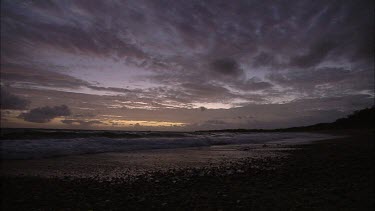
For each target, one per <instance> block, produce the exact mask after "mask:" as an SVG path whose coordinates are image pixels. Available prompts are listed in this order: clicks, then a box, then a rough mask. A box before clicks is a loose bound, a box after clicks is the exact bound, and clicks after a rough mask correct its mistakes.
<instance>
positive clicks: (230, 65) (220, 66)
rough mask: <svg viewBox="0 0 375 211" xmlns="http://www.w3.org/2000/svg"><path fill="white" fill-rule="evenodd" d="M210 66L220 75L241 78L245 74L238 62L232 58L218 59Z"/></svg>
mask: <svg viewBox="0 0 375 211" xmlns="http://www.w3.org/2000/svg"><path fill="white" fill-rule="evenodd" d="M210 65H211V68H212V70H213V71H214V72H215V73H217V74H219V75H223V76H230V77H239V76H241V75H242V74H243V71H242V70H241V68H240V67H239V65H238V63H237V62H236V60H234V59H232V58H222V59H217V60H215V61H213V62H212V63H211V64H210Z"/></svg>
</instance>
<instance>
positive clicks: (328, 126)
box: [208, 106, 375, 132]
mask: <svg viewBox="0 0 375 211" xmlns="http://www.w3.org/2000/svg"><path fill="white" fill-rule="evenodd" d="M374 125H375V106H373V107H371V108H365V109H362V110H358V111H354V112H353V113H352V114H350V115H348V116H347V117H344V118H340V119H337V120H336V121H334V122H331V123H319V124H314V125H309V126H302V127H291V128H281V129H271V130H265V129H226V130H210V131H208V132H213V131H221V132H294V131H314V130H340V129H373V128H374Z"/></svg>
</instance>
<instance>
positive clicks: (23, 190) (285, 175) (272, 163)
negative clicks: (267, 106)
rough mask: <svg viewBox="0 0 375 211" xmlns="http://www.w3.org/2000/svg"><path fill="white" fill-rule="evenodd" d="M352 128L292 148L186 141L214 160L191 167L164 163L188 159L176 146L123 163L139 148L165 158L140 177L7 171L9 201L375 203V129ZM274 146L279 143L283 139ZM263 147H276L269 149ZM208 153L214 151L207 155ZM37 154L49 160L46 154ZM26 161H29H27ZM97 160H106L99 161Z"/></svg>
mask: <svg viewBox="0 0 375 211" xmlns="http://www.w3.org/2000/svg"><path fill="white" fill-rule="evenodd" d="M345 133H346V132H345ZM345 135H350V136H348V137H345V138H338V139H333V140H325V141H318V142H315V143H314V144H308V145H298V146H289V147H288V148H294V149H295V150H290V149H287V151H282V150H270V149H272V146H269V147H264V148H263V147H259V148H256V149H245V148H244V149H242V150H238V149H237V148H236V147H237V146H231V147H234V148H232V149H230V148H231V147H229V148H226V147H228V146H223V147H224V149H221V146H220V147H219V149H202V150H196V149H195V150H193V151H190V149H184V150H182V151H183V152H180V153H179V155H180V156H181V158H182V156H185V157H192V158H194V157H196V158H200V159H203V160H204V158H206V161H207V162H203V163H208V165H202V166H200V167H189V164H188V163H189V162H187V163H185V164H184V165H187V166H186V167H185V168H178V169H169V168H165V167H163V165H164V164H162V163H179V164H178V165H182V164H181V163H180V162H181V161H178V160H179V159H176V156H175V155H174V154H173V153H172V152H171V153H172V154H170V155H169V156H171V157H173V159H172V160H173V162H170V158H168V157H169V156H167V155H168V153H165V152H163V153H157V152H154V153H152V155H150V154H148V153H147V152H145V154H143V155H142V154H136V155H132V156H135V157H134V158H131V157H132V156H131V155H126V156H128V157H127V158H128V161H126V162H125V164H124V166H126V165H130V164H131V163H132V160H134V159H135V160H137V159H138V158H139V157H138V156H145V158H144V159H145V160H144V161H146V160H147V159H148V161H147V162H146V163H140V165H141V168H146V169H147V166H149V165H151V166H153V165H154V164H153V163H152V162H156V161H157V160H158V159H159V160H163V161H160V162H158V163H161V166H162V167H161V168H159V170H160V171H154V172H153V173H150V174H138V176H136V177H135V179H133V180H128V179H127V178H125V177H118V178H113V179H112V180H100V179H99V180H98V179H97V178H87V177H82V178H78V177H74V176H73V177H69V176H66V177H63V178H61V177H57V178H55V177H54V178H48V177H40V176H38V177H32V176H26V175H24V176H20V175H18V176H9V175H3V176H2V209H3V210H153V209H156V210H234V209H235V210H373V209H374V166H373V144H374V142H373V140H374V133H373V131H359V132H352V133H351V134H347V133H346V134H345ZM267 148H269V149H267ZM275 149H280V147H277V146H276V147H275ZM257 151H259V152H260V154H262V156H261V157H256V156H253V157H252V156H248V157H247V156H239V157H237V156H238V155H240V154H246V153H248V154H249V155H250V154H252V155H254V152H257ZM233 152H235V153H233ZM264 152H266V154H267V153H268V152H272V153H271V154H273V153H275V154H277V155H276V156H263V155H264V154H263V153H264ZM207 153H208V154H210V153H212V154H213V155H209V156H206V154H207ZM160 154H167V155H166V156H160ZM233 154H236V155H235V156H234V155H233ZM278 154H286V155H287V156H279V155H278ZM219 155H225V156H223V157H231V156H234V157H231V158H230V159H225V160H226V161H225V163H226V165H222V164H223V163H222V162H218V164H219V163H220V164H219V165H216V164H215V165H210V163H215V162H214V161H212V160H210V159H212V158H218V157H220V156H219ZM94 156H99V155H94ZM100 156H104V157H108V160H109V162H115V160H116V159H117V158H120V157H121V156H125V155H124V154H117V153H115V154H112V153H109V154H101V155H100ZM119 156H120V157H119ZM83 157H85V156H83ZM83 157H80V158H77V157H71V158H70V159H72V163H74V162H73V161H77V160H75V159H83ZM114 158H116V159H114ZM232 158H233V159H232ZM60 159H61V158H57V159H56V160H60ZM51 160H53V159H48V161H47V162H51ZM56 160H55V161H56ZM62 160H63V159H62ZM183 160H184V159H183ZM191 160H192V161H194V159H191ZM164 161H168V162H164ZM33 162H41V163H40V165H42V166H43V165H44V163H43V162H44V161H42V160H39V161H33ZM59 162H60V161H59ZM61 162H62V161H61ZM56 163H58V162H57V161H56ZM78 163H80V162H78ZM193 163H194V165H196V164H197V163H196V162H193ZM198 163H199V162H198ZM6 165H10V164H9V163H8V164H5V165H4V166H5V167H7V166H6ZM14 165H21V164H16V163H14ZM22 165H23V166H22ZM22 165H21V166H22V167H24V168H28V167H27V165H26V164H25V163H24V164H22ZM33 165H34V164H32V165H31V164H30V166H31V167H29V168H30V169H35V168H34V167H35V166H33ZM35 165H36V163H35ZM60 165H61V166H63V164H60ZM71 165H73V164H71ZM97 165H98V166H100V162H99V163H97ZM21 166H20V167H21ZM79 166H80V164H79V165H78V167H79ZM78 167H77V168H78ZM166 169H169V170H166ZM87 170H88V169H87ZM87 170H84V171H87ZM92 171H95V169H94V170H92Z"/></svg>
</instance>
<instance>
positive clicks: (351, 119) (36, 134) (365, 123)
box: [0, 107, 375, 140]
mask: <svg viewBox="0 0 375 211" xmlns="http://www.w3.org/2000/svg"><path fill="white" fill-rule="evenodd" d="M374 113H375V107H371V108H365V109H362V110H358V111H355V112H353V113H352V114H350V115H348V116H347V117H345V118H341V119H337V120H336V121H334V122H332V123H319V124H314V125H309V126H302V127H290V128H280V129H224V130H204V131H193V132H172V131H170V132H166V131H106V130H67V129H35V128H33V129H31V128H30V129H29V128H2V129H1V135H0V139H3V140H4V139H40V138H42V139H46V138H61V139H66V138H90V137H107V138H141V137H181V136H187V135H189V134H191V133H208V132H228V133H230V132H233V133H250V132H309V131H322V130H342V129H373V128H374V125H375V115H374Z"/></svg>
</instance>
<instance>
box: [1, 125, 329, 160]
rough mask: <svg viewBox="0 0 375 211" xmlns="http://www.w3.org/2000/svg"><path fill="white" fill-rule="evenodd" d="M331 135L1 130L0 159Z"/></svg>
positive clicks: (287, 140)
mask: <svg viewBox="0 0 375 211" xmlns="http://www.w3.org/2000/svg"><path fill="white" fill-rule="evenodd" d="M331 137H333V136H330V135H327V134H318V133H305V132H251V133H250V132H249V133H243V132H241V133H235V132H127V131H80V130H35V129H34V130H26V131H21V132H19V131H18V132H17V131H16V132H15V131H13V130H10V131H5V132H4V131H3V134H2V140H1V156H2V159H3V160H18V159H41V158H51V157H61V156H69V155H82V154H95V153H105V152H137V151H142V150H152V149H177V148H188V147H210V146H215V145H231V144H232V145H241V144H267V143H272V144H278V143H279V144H286V143H287V144H302V143H308V142H311V141H316V140H324V139H329V138H331Z"/></svg>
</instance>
